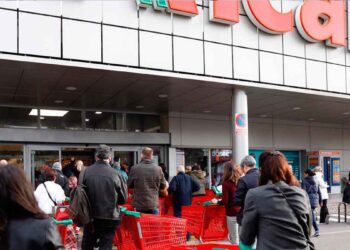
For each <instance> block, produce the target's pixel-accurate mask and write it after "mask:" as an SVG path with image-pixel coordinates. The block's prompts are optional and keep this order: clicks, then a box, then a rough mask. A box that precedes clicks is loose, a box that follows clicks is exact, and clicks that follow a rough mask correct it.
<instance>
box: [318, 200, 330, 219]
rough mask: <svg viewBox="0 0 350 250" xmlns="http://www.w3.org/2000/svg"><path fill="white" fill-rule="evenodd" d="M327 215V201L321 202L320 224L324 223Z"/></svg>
mask: <svg viewBox="0 0 350 250" xmlns="http://www.w3.org/2000/svg"><path fill="white" fill-rule="evenodd" d="M327 215H329V212H328V207H327V200H322V207H321V211H320V223H325V222H326V217H327Z"/></svg>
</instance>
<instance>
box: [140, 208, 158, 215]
mask: <svg viewBox="0 0 350 250" xmlns="http://www.w3.org/2000/svg"><path fill="white" fill-rule="evenodd" d="M136 211H137V212H140V213H142V214H155V215H159V209H148V210H142V209H136Z"/></svg>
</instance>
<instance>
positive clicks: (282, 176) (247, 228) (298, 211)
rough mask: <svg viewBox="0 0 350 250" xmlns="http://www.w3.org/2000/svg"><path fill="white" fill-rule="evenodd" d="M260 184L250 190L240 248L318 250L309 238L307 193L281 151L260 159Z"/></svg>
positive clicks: (270, 153)
mask: <svg viewBox="0 0 350 250" xmlns="http://www.w3.org/2000/svg"><path fill="white" fill-rule="evenodd" d="M259 163H260V167H261V176H260V186H259V187H257V188H254V189H250V190H249V192H248V194H247V197H246V201H245V207H244V217H243V222H242V227H241V232H240V249H241V250H243V249H252V247H251V246H252V245H253V244H254V242H255V240H256V239H257V247H256V250H282V249H293V250H315V247H314V244H313V243H312V242H311V240H310V221H311V217H312V215H311V214H312V213H311V209H310V203H309V201H308V198H307V195H306V193H305V192H304V190H302V189H301V188H299V185H300V184H299V182H298V180H297V179H296V178H295V176H294V175H293V173H292V171H291V169H290V168H289V166H288V161H287V159H286V158H285V156H284V155H283V154H282V153H281V152H278V151H273V152H265V153H263V154H262V155H261V156H260V159H259Z"/></svg>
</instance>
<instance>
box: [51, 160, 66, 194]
mask: <svg viewBox="0 0 350 250" xmlns="http://www.w3.org/2000/svg"><path fill="white" fill-rule="evenodd" d="M52 169H53V170H55V172H56V174H57V175H56V181H55V182H56V183H57V184H58V185H60V186H61V187H62V189H63V191H64V194H65V195H66V196H69V195H70V194H69V181H68V179H67V177H66V176H65V175H64V174H63V173H62V165H61V163H59V162H55V163H54V164H53V165H52Z"/></svg>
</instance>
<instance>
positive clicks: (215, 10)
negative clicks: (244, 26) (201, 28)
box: [209, 0, 239, 24]
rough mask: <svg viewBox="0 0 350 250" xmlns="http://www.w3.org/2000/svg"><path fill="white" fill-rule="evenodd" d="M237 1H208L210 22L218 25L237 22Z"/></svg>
mask: <svg viewBox="0 0 350 250" xmlns="http://www.w3.org/2000/svg"><path fill="white" fill-rule="evenodd" d="M238 1H239V0H212V1H211V0H209V3H210V6H209V8H210V20H211V21H215V22H220V23H227V24H235V23H238V22H239V4H238Z"/></svg>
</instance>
